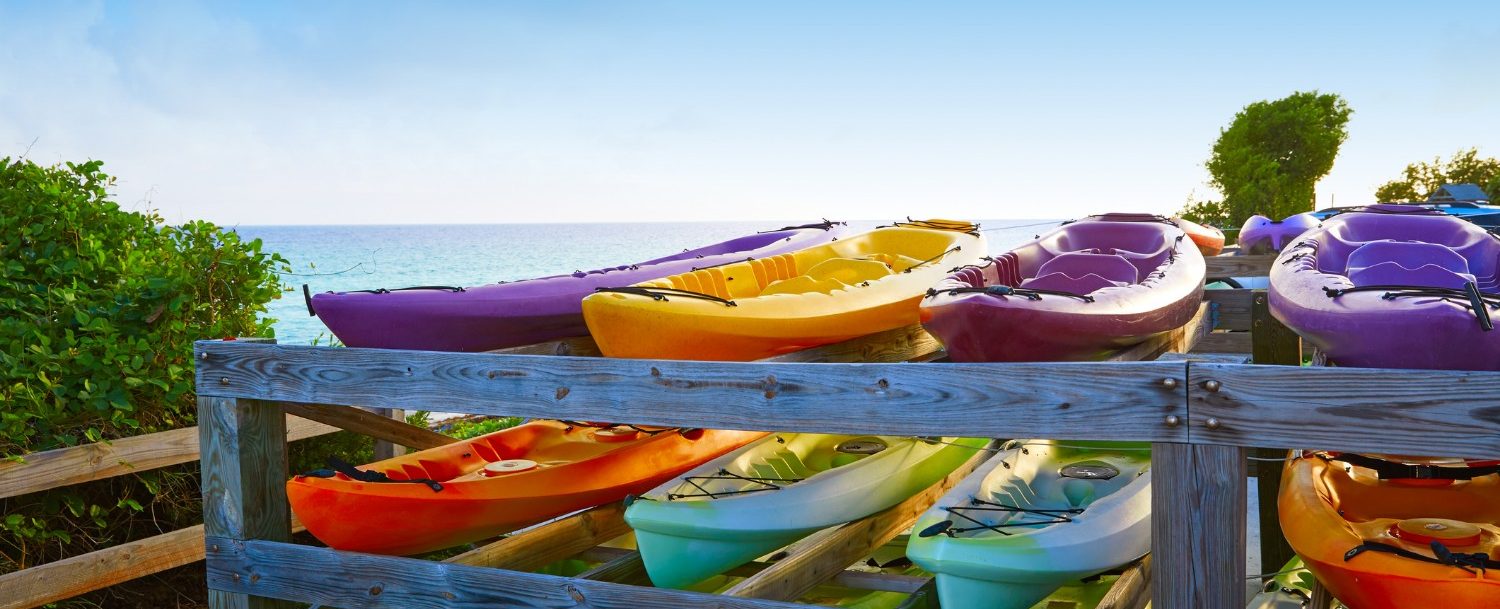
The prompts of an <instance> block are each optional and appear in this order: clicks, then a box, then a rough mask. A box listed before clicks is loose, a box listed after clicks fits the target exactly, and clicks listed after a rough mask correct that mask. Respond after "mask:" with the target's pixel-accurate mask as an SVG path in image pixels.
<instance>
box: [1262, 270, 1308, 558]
mask: <svg viewBox="0 0 1500 609" xmlns="http://www.w3.org/2000/svg"><path fill="white" fill-rule="evenodd" d="M1250 320H1251V322H1250V323H1251V330H1250V340H1251V345H1252V349H1253V353H1252V355H1251V358H1252V361H1254V362H1255V363H1256V364H1272V365H1283V366H1301V365H1302V339H1301V337H1299V336H1297V333H1296V332H1293V331H1292V329H1291V328H1288V327H1286V325H1284V324H1282V323H1281V321H1279V320H1277V319H1276V318H1275V317H1273V316H1272V315H1271V308H1270V305H1269V301H1268V299H1267V295H1266V292H1265V291H1263V290H1258V291H1256V292H1255V296H1254V297H1253V298H1252V300H1251V305H1250ZM1251 455H1253V456H1254V457H1255V458H1257V459H1283V458H1286V451H1285V450H1280V449H1274V448H1257V449H1254V450H1252V451H1251ZM1281 466H1282V464H1281V463H1280V462H1277V461H1265V460H1262V461H1257V462H1256V468H1255V470H1256V475H1255V496H1256V498H1257V499H1258V500H1259V503H1260V514H1258V515H1257V518H1258V519H1259V522H1260V572H1261V573H1272V572H1275V571H1278V570H1280V569H1281V566H1282V565H1284V564H1286V562H1287V561H1289V560H1291V559H1292V557H1293V556H1295V554H1294V553H1293V552H1292V546H1291V544H1289V543H1287V541H1286V535H1285V534H1283V533H1282V532H1281V517H1280V514H1279V512H1278V511H1277V509H1276V497H1277V495H1278V494H1279V493H1280V492H1281Z"/></svg>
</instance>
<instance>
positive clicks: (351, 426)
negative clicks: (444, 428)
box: [282, 402, 458, 450]
mask: <svg viewBox="0 0 1500 609" xmlns="http://www.w3.org/2000/svg"><path fill="white" fill-rule="evenodd" d="M282 409H283V410H285V411H286V412H287V414H293V415H297V416H299V417H302V418H304V419H310V420H313V421H317V422H319V423H324V424H327V425H332V426H334V427H337V428H339V429H343V430H346V431H352V432H354V433H357V434H362V435H366V436H370V437H372V438H375V439H376V440H385V441H387V442H391V443H393V444H400V445H402V446H405V447H407V448H413V449H416V450H427V449H429V448H437V447H439V446H447V445H449V444H452V443H454V442H457V441H458V440H457V439H454V438H452V437H449V436H445V435H443V434H440V433H438V432H435V431H432V430H430V429H426V428H422V427H417V426H416V425H411V424H408V423H407V422H406V421H398V420H396V419H392V418H390V417H384V416H381V415H379V414H376V413H373V412H370V411H368V410H361V409H358V408H340V407H337V406H326V405H323V404H299V403H294V402H284V403H282Z"/></svg>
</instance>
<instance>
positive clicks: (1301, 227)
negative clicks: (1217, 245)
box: [1235, 212, 1319, 254]
mask: <svg viewBox="0 0 1500 609" xmlns="http://www.w3.org/2000/svg"><path fill="white" fill-rule="evenodd" d="M1318 222H1319V220H1318V217H1317V216H1314V215H1313V214H1312V212H1308V213H1303V214H1296V215H1292V216H1287V217H1286V218H1283V219H1281V220H1272V219H1270V218H1267V217H1265V216H1262V215H1260V214H1256V215H1254V216H1250V218H1249V219H1247V220H1245V224H1244V225H1243V226H1241V227H1240V234H1239V237H1238V238H1236V240H1235V241H1236V243H1238V244H1239V246H1240V253H1241V254H1274V253H1276V252H1279V251H1281V250H1282V248H1285V247H1286V246H1287V244H1288V243H1291V242H1292V240H1293V239H1296V238H1297V236H1298V235H1301V234H1302V233H1305V232H1307V231H1309V230H1312V229H1313V228H1316V227H1317V226H1318Z"/></svg>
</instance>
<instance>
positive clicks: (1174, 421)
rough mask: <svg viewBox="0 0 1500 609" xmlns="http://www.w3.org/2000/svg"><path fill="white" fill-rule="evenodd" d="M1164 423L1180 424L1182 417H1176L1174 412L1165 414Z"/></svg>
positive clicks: (1171, 425) (1168, 425)
mask: <svg viewBox="0 0 1500 609" xmlns="http://www.w3.org/2000/svg"><path fill="white" fill-rule="evenodd" d="M1165 423H1166V424H1167V427H1176V426H1178V425H1181V424H1182V419H1179V418H1177V415H1175V414H1169V415H1167V419H1166V421H1165Z"/></svg>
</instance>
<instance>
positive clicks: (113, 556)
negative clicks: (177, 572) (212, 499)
mask: <svg viewBox="0 0 1500 609" xmlns="http://www.w3.org/2000/svg"><path fill="white" fill-rule="evenodd" d="M292 530H293V531H302V530H304V527H303V526H302V523H301V522H298V521H297V519H296V518H293V519H292ZM203 534H204V531H203V525H201V524H199V525H194V526H190V527H187V528H185V529H178V530H176V531H172V532H170V533H163V534H161V535H155V536H152V537H147V538H145V539H137V540H135V541H130V542H126V543H122V544H120V545H117V546H111V547H108V548H103V549H100V550H95V551H93V552H89V553H87V554H79V555H77V556H71V557H68V558H64V559H62V560H57V561H53V562H49V563H46V564H42V565H37V566H35V567H31V568H28V569H22V570H20V571H12V572H10V573H6V574H4V575H0V609H25V608H28V607H40V606H42V605H45V604H47V603H54V602H57V601H61V600H65V599H70V598H73V597H75V596H79V595H81V594H88V593H89V592H93V591H95V590H102V589H104V588H108V587H110V586H114V585H117V584H120V583H123V582H127V581H130V580H133V579H139V578H142V577H145V576H147V575H153V574H156V573H160V572H162V571H166V570H167V569H172V568H176V567H180V566H183V565H188V564H192V563H195V562H198V561H200V560H203V547H204V546H203Z"/></svg>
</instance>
